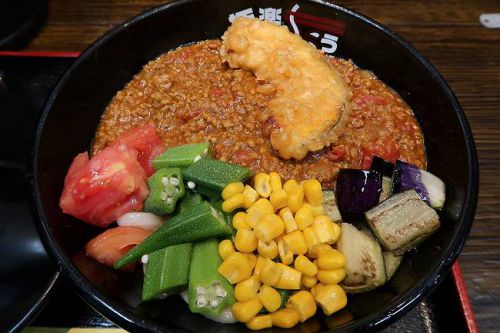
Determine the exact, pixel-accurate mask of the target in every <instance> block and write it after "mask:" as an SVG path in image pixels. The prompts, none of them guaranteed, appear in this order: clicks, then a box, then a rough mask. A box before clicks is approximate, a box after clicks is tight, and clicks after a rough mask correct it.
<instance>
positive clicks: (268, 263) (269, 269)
mask: <svg viewBox="0 0 500 333" xmlns="http://www.w3.org/2000/svg"><path fill="white" fill-rule="evenodd" d="M280 265H281V264H277V263H275V262H274V261H272V260H271V259H269V258H266V259H265V262H264V264H263V265H262V268H261V270H260V274H259V279H260V281H261V282H262V283H264V284H265V285H268V286H274V285H276V284H277V283H278V282H279V280H280V277H281V273H282V271H283V268H282V266H284V265H282V266H280ZM285 267H288V266H285Z"/></svg>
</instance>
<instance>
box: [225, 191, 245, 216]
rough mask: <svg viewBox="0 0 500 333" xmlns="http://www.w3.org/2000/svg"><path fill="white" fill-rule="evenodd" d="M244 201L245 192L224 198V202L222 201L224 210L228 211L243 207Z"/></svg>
mask: <svg viewBox="0 0 500 333" xmlns="http://www.w3.org/2000/svg"><path fill="white" fill-rule="evenodd" d="M244 201H245V197H244V196H243V193H238V194H235V195H233V196H232V197H230V198H228V199H226V200H224V202H223V203H222V210H223V211H225V212H226V213H231V212H232V211H233V210H235V209H237V208H241V207H243V203H244Z"/></svg>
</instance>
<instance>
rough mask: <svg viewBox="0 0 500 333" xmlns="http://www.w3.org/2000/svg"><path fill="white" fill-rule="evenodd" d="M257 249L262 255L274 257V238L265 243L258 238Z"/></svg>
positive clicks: (276, 251)
mask: <svg viewBox="0 0 500 333" xmlns="http://www.w3.org/2000/svg"><path fill="white" fill-rule="evenodd" d="M257 251H259V254H260V255H261V256H263V257H266V258H269V259H274V258H276V256H277V255H278V245H277V244H276V242H275V241H274V240H270V241H269V242H267V243H264V242H263V241H261V240H259V241H258V242H257Z"/></svg>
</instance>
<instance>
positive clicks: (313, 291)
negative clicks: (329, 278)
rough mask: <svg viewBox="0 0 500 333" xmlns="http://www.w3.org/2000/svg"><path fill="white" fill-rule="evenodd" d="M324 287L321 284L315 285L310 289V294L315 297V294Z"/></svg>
mask: <svg viewBox="0 0 500 333" xmlns="http://www.w3.org/2000/svg"><path fill="white" fill-rule="evenodd" d="M324 286H325V285H324V284H323V283H321V282H318V283H316V284H315V285H314V286H313V287H311V294H312V295H313V296H314V297H316V294H317V293H318V292H319V291H320V290H321V288H323V287H324Z"/></svg>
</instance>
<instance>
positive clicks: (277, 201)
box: [269, 189, 288, 209]
mask: <svg viewBox="0 0 500 333" xmlns="http://www.w3.org/2000/svg"><path fill="white" fill-rule="evenodd" d="M269 201H270V202H271V205H273V207H274V209H280V208H283V207H285V206H286V205H287V204H288V193H286V191H285V190H283V189H279V190H277V191H276V192H273V193H271V196H270V197H269Z"/></svg>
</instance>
